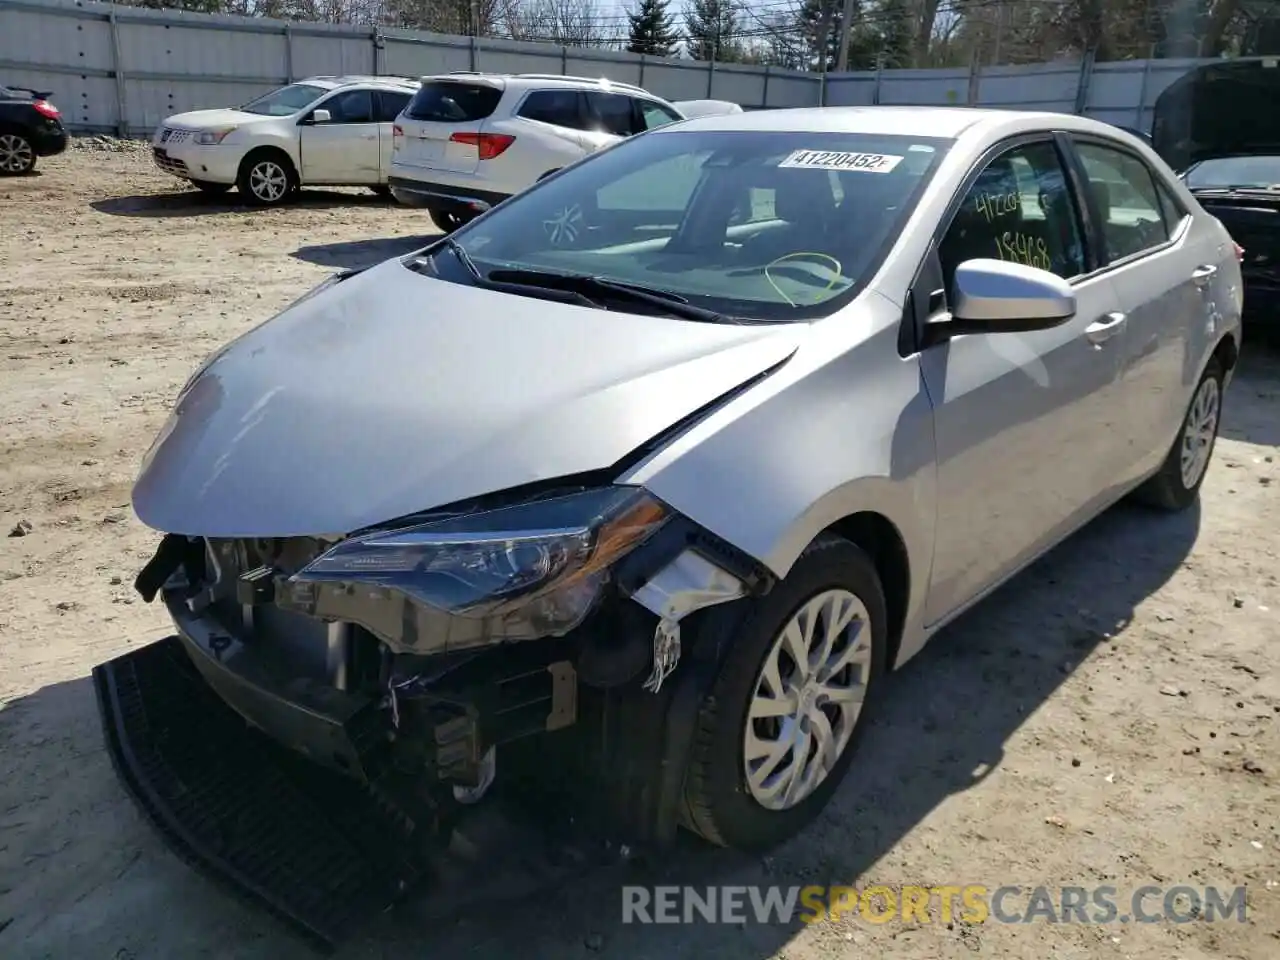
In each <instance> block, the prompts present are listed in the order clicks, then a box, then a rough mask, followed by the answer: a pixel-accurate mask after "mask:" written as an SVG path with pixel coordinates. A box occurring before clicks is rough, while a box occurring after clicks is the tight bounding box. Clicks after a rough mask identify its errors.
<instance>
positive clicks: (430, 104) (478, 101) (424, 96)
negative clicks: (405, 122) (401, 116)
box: [405, 81, 502, 123]
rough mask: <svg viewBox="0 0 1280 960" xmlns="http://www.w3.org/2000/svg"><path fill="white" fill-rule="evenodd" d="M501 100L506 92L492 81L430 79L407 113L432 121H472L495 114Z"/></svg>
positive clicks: (407, 115) (415, 118)
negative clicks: (484, 82)
mask: <svg viewBox="0 0 1280 960" xmlns="http://www.w3.org/2000/svg"><path fill="white" fill-rule="evenodd" d="M501 99H502V91H501V90H500V89H499V88H497V87H492V86H489V85H488V84H482V83H458V82H456V81H435V82H429V83H424V84H423V85H422V87H421V89H419V90H418V92H417V93H416V94H414V97H413V99H412V100H411V101H409V108H408V110H406V111H405V116H406V117H408V118H409V119H410V120H423V121H427V122H430V123H471V122H474V121H476V120H483V119H485V117H488V116H489V115H490V114H492V113H493V111H494V110H495V109H497V106H498V101H499V100H501Z"/></svg>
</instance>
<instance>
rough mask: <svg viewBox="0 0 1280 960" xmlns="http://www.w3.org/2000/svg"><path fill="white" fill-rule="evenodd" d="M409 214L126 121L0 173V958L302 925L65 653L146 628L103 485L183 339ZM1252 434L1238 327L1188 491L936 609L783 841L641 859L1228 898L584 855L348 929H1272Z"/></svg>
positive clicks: (133, 526) (920, 933) (1279, 802)
mask: <svg viewBox="0 0 1280 960" xmlns="http://www.w3.org/2000/svg"><path fill="white" fill-rule="evenodd" d="M428 228H429V225H428V224H427V222H426V221H425V217H423V216H422V215H421V214H419V213H415V212H413V211H407V210H403V209H397V208H396V207H394V206H392V205H389V204H387V203H384V202H382V201H379V200H377V199H375V198H374V197H372V196H370V195H368V194H359V193H355V192H352V193H349V194H345V195H344V194H334V193H326V194H322V193H316V194H309V195H307V196H306V197H305V199H304V200H303V201H302V202H300V203H299V204H298V205H296V206H293V207H291V208H288V209H284V210H280V211H275V212H246V211H242V210H240V209H237V208H236V207H235V206H234V205H228V204H222V203H213V202H209V201H208V200H206V199H205V198H203V197H201V196H199V195H197V194H195V193H193V192H183V191H180V190H178V189H177V188H176V185H175V182H174V181H172V180H169V179H167V178H166V177H164V176H162V175H160V174H158V173H156V172H154V171H153V170H152V169H151V167H150V165H149V162H148V159H147V157H146V154H145V153H144V152H140V151H138V150H136V149H121V150H118V151H112V150H84V149H77V150H75V151H73V152H71V153H69V154H67V155H66V156H64V157H61V158H57V159H55V160H52V161H49V162H46V163H44V164H43V166H42V175H40V176H36V177H31V178H25V179H23V180H20V181H0V264H3V267H2V268H0V400H2V401H3V406H2V407H0V534H3V533H8V532H9V531H10V530H11V529H14V528H19V527H20V529H21V531H22V532H24V533H25V535H24V536H14V537H10V538H2V537H0V651H2V653H0V955H4V956H6V957H15V958H16V957H103V958H108V957H114V958H117V960H128V958H143V957H155V958H169V957H175V956H183V957H197V956H218V957H262V958H267V957H273V958H278V957H291V956H299V957H301V956H305V955H306V954H305V952H304V950H303V949H302V948H301V947H299V946H298V944H297V943H296V942H295V941H294V940H293V939H291V938H290V937H289V936H288V935H285V934H283V933H282V932H281V929H280V928H279V927H278V926H277V925H276V924H275V923H274V922H273V921H271V920H270V919H268V918H266V917H265V916H263V915H261V914H259V913H257V912H254V911H251V910H248V909H245V908H242V907H240V906H238V905H237V904H236V903H234V902H232V901H231V900H229V899H228V898H227V897H226V896H224V895H223V894H222V892H221V891H220V890H218V889H216V888H214V887H212V886H211V885H209V884H208V883H207V882H206V881H204V880H203V879H201V878H199V877H197V876H195V875H194V874H192V873H191V872H190V871H189V870H188V869H187V868H186V867H185V866H183V865H182V864H180V863H179V862H178V861H177V860H176V859H175V858H174V857H172V856H171V855H170V854H169V853H168V852H167V851H166V849H165V848H164V847H163V846H162V845H161V844H160V842H159V840H158V839H157V837H156V835H155V834H154V833H153V831H152V830H151V829H150V828H149V827H148V826H147V825H146V824H145V823H144V822H143V821H142V820H141V819H140V817H139V816H138V815H137V814H136V813H135V810H134V808H133V806H132V805H131V803H130V802H129V800H128V799H127V798H126V796H125V794H124V793H123V791H122V789H121V787H120V786H119V784H118V783H117V781H116V779H115V777H114V776H113V774H112V771H111V768H110V766H109V763H108V760H107V756H106V754H105V752H104V751H103V748H102V742H101V736H100V732H99V728H98V721H97V714H96V709H95V706H94V702H93V693H92V689H91V687H90V684H89V680H88V675H89V671H90V668H91V667H92V666H93V665H94V664H96V663H98V662H100V661H101V660H104V659H106V658H109V657H111V656H113V655H115V654H117V653H119V652H121V651H124V650H126V649H128V648H129V647H130V646H134V645H139V644H144V643H146V642H148V641H149V640H150V639H152V638H154V637H156V636H157V635H158V634H159V631H161V630H163V629H164V627H165V624H164V622H163V619H162V616H161V615H160V613H159V612H158V611H156V610H155V609H152V608H149V607H147V606H145V605H143V604H142V603H141V602H135V601H134V598H133V596H132V595H131V590H130V587H129V584H130V581H131V579H132V577H133V576H134V574H135V573H136V571H137V569H138V567H139V566H140V565H141V564H142V563H143V562H144V561H145V560H146V558H147V557H148V556H149V555H150V552H151V550H152V549H153V545H154V543H155V541H156V537H155V535H154V534H152V533H151V532H150V531H148V530H146V529H144V528H143V527H142V526H141V525H140V524H139V523H138V522H137V520H136V519H135V518H134V517H133V515H132V513H131V511H130V508H129V487H130V483H131V481H132V479H133V476H134V471H135V469H136V467H137V464H138V460H139V457H140V456H141V454H142V453H143V451H144V449H145V448H146V446H147V444H148V443H149V441H150V439H151V437H152V435H153V434H154V432H155V431H156V429H157V428H158V427H159V425H160V423H161V419H162V417H163V416H164V415H165V412H166V408H167V405H168V403H169V401H170V399H171V398H172V396H173V395H174V393H175V392H176V390H177V389H178V387H179V386H180V385H181V383H182V381H183V380H184V379H185V378H186V376H187V375H188V374H189V373H190V371H191V369H192V368H193V367H194V365H195V364H196V363H197V362H198V361H199V360H200V359H201V357H202V356H203V355H204V354H206V353H208V352H209V351H211V350H212V349H213V348H214V347H215V346H217V345H218V344H220V343H221V342H223V341H225V340H226V339H228V338H230V337H231V336H233V335H234V334H236V333H238V332H240V331H242V330H244V329H245V328H246V327H247V326H248V325H250V324H253V323H256V322H257V321H259V320H261V319H263V318H265V317H267V316H268V315H270V314H271V313H273V312H274V311H275V310H277V309H278V308H280V307H282V306H283V305H284V304H286V303H287V302H289V301H290V300H291V299H292V298H293V297H295V296H297V295H298V294H300V293H302V292H303V291H304V290H305V289H307V288H308V287H309V286H311V285H312V284H313V283H315V282H316V281H318V280H319V279H320V278H321V277H323V276H324V274H325V272H326V269H329V268H333V267H335V266H345V265H351V264H357V263H362V262H369V261H371V260H377V259H381V258H383V257H385V256H388V255H391V254H393V253H395V252H398V251H401V250H408V249H411V248H412V247H413V246H414V245H415V244H416V243H417V237H418V236H420V235H422V234H423V232H424V231H425V230H427V229H428ZM1277 444H1280V358H1277V355H1276V354H1275V353H1270V354H1268V353H1265V352H1263V351H1261V350H1255V351H1252V352H1251V353H1250V354H1249V355H1248V356H1247V359H1246V361H1245V363H1244V366H1243V368H1242V370H1241V372H1240V374H1239V376H1238V378H1237V380H1236V382H1235V383H1234V385H1233V388H1232V390H1231V391H1230V393H1229V395H1228V402H1227V408H1226V425H1225V428H1224V438H1223V440H1222V441H1221V442H1220V445H1219V447H1218V453H1217V456H1216V460H1215V463H1214V465H1213V468H1212V470H1211V472H1210V474H1209V477H1208V481H1207V483H1206V486H1205V488H1204V494H1203V497H1202V504H1201V506H1200V508H1199V509H1198V510H1194V511H1192V512H1190V513H1189V514H1187V515H1184V516H1180V517H1175V518H1167V517H1157V516H1152V515H1150V514H1147V513H1144V512H1141V511H1139V510H1136V509H1133V508H1130V507H1120V508H1117V509H1116V510H1113V511H1112V512H1111V513H1109V514H1108V515H1107V516H1105V517H1103V518H1101V519H1100V520H1099V521H1098V522H1097V523H1095V524H1094V525H1093V526H1092V527H1091V528H1089V529H1087V530H1086V531H1084V532H1083V533H1082V534H1080V535H1079V536H1077V537H1076V538H1074V539H1073V540H1072V541H1071V542H1069V543H1068V544H1066V545H1065V546H1063V547H1062V548H1060V549H1059V550H1057V551H1056V552H1055V553H1054V554H1053V555H1052V556H1050V557H1049V558H1047V559H1046V560H1044V561H1042V562H1040V563H1039V564H1037V565H1036V566H1035V567H1034V568H1033V569H1032V570H1031V571H1029V572H1028V573H1026V574H1024V575H1023V576H1021V577H1020V578H1018V580H1017V581H1016V582H1015V583H1014V584H1013V585H1011V586H1010V587H1008V588H1006V589H1005V590H1003V591H1002V592H1001V593H1000V594H999V595H998V596H996V597H995V598H993V599H992V600H990V601H988V602H986V603H985V604H983V605H982V606H981V607H980V608H979V609H978V610H976V611H975V612H974V613H972V614H970V615H969V616H968V617H966V618H965V620H964V621H963V622H962V623H960V624H958V625H956V626H955V627H953V628H951V629H949V630H948V631H946V634H945V635H944V636H942V637H940V638H939V639H938V640H936V641H935V643H934V644H933V645H932V646H931V647H930V649H929V650H927V651H926V652H925V653H923V654H922V655H921V656H920V657H919V658H917V660H916V661H914V662H913V663H912V664H911V665H910V666H909V667H908V668H907V669H906V670H904V671H903V672H902V673H901V674H899V675H897V676H896V677H895V678H894V679H893V681H892V683H891V685H890V694H891V696H890V701H889V703H888V704H887V708H886V710H885V711H884V712H883V714H882V715H881V718H880V720H879V722H878V723H877V724H876V725H875V727H874V728H873V729H872V730H871V731H870V732H869V737H868V739H867V741H866V744H865V752H864V755H863V756H862V758H861V760H860V763H859V765H858V766H856V767H855V775H854V776H851V778H850V780H849V782H848V783H847V784H846V785H845V787H844V789H843V790H842V792H841V793H840V794H839V796H838V799H837V802H836V803H835V804H834V805H833V807H832V808H831V809H830V811H829V812H828V814H827V815H826V816H825V818H824V820H823V822H822V823H820V824H819V825H817V826H816V827H815V828H814V829H812V830H810V831H809V832H808V833H807V834H806V835H805V836H803V837H802V838H800V839H799V840H797V841H796V842H795V843H793V844H791V845H790V846H789V847H787V848H786V849H785V850H782V851H779V852H778V853H777V855H776V856H774V857H771V858H767V859H766V860H764V861H759V862H758V861H744V860H742V859H739V858H735V857H730V856H725V855H722V854H719V853H716V852H712V851H709V850H706V849H704V848H701V847H698V846H697V845H694V844H692V843H690V844H688V845H686V846H687V849H682V850H681V851H680V852H679V854H678V855H677V856H676V857H674V858H673V859H672V860H671V861H670V862H669V863H667V864H665V865H664V867H663V868H662V869H661V870H660V871H659V872H658V874H657V877H658V879H659V882H663V881H665V882H668V883H697V884H707V883H779V884H783V885H792V884H807V883H829V884H855V885H859V886H866V885H868V884H872V883H885V884H890V885H896V884H912V883H919V884H926V885H940V884H949V883H950V884H962V883H980V884H986V885H988V886H989V887H996V886H999V885H1004V884H1020V885H1023V886H1024V887H1031V886H1035V885H1037V884H1044V885H1046V886H1048V887H1050V888H1057V887H1061V886H1084V887H1090V886H1095V885H1099V884H1108V885H1111V886H1113V887H1115V888H1116V889H1117V890H1118V892H1119V893H1118V900H1119V903H1120V905H1121V907H1122V908H1123V907H1124V906H1126V905H1127V904H1128V896H1129V894H1130V893H1131V892H1132V891H1134V890H1135V889H1137V888H1139V887H1142V886H1145V885H1156V886H1160V887H1163V888H1169V887H1172V886H1175V885H1179V884H1186V885H1190V886H1192V887H1196V888H1199V889H1203V888H1204V887H1206V886H1208V885H1218V886H1223V887H1234V886H1236V885H1246V886H1247V887H1248V891H1249V903H1250V916H1249V920H1248V922H1247V923H1245V924H1239V923H1236V922H1234V921H1232V922H1225V921H1221V920H1219V921H1218V922H1215V923H1208V922H1204V921H1195V922H1189V923H1172V922H1164V923H1153V924H1133V923H1130V924H1119V923H1116V924H1111V925H1097V924H1094V925H1083V924H1080V923H1067V924H1050V923H1045V922H1037V923H1031V924H1022V925H1003V924H998V923H995V922H988V923H985V924H980V925H967V924H963V923H958V922H956V923H951V924H946V923H933V924H921V923H918V922H912V923H901V922H897V921H894V922H891V923H887V924H882V925H876V924H873V923H870V922H867V921H866V920H864V919H862V918H857V917H852V918H847V919H845V920H843V921H841V922H839V923H834V924H821V925H817V926H812V927H801V926H800V925H798V924H797V925H795V926H792V927H784V926H770V925H757V924H750V925H747V926H745V927H738V926H709V925H698V926H650V927H641V926H635V925H623V924H621V923H620V897H619V894H618V882H620V880H621V877H620V876H615V875H614V874H613V873H612V872H610V873H605V874H593V875H591V876H587V877H583V878H581V879H577V880H574V881H572V882H570V883H569V884H568V885H567V886H561V887H558V888H555V889H546V890H540V891H537V892H535V893H534V894H532V895H531V896H527V897H525V898H524V899H521V900H518V901H514V902H501V901H497V900H494V901H491V902H487V903H485V904H483V905H482V906H480V907H477V908H475V909H472V910H469V911H466V912H464V913H463V914H462V915H460V916H456V917H450V918H448V919H446V920H443V921H440V920H435V921H432V922H431V923H429V924H428V923H427V922H426V921H425V920H424V917H425V916H426V915H427V914H426V911H427V910H428V905H426V904H410V905H408V906H407V907H406V908H405V909H403V910H402V911H400V912H399V913H396V914H393V915H390V916H388V917H386V918H385V919H384V920H382V921H380V922H379V923H378V924H377V925H375V928H374V929H373V930H371V931H370V933H369V935H368V937H367V939H365V940H364V941H363V942H360V943H356V944H353V945H352V946H351V947H350V948H349V949H348V950H345V951H344V953H343V955H344V956H348V957H352V958H356V957H361V958H363V957H369V958H373V957H388V958H390V957H395V958H401V957H403V958H408V957H422V956H441V957H447V956H461V955H463V954H466V955H468V956H480V957H493V958H498V957H509V956H517V955H519V956H526V957H531V958H532V957H547V958H557V960H562V958H570V957H575V956H591V955H594V954H596V953H599V954H603V955H610V956H615V957H623V958H648V957H653V958H663V960H670V958H673V957H700V958H702V957H723V958H730V957H732V958H734V960H764V958H772V957H778V958H781V957H787V958H790V960H816V958H819V957H835V956H848V955H853V954H854V953H855V952H866V953H868V954H869V955H873V956H879V955H883V954H886V953H888V954H891V955H892V956H894V957H895V958H905V960H911V958H918V960H939V958H946V957H966V956H971V955H974V954H979V955H989V956H1001V957H1008V958H1011V960H1012V958H1036V960H1040V958H1043V957H1061V958H1072V957H1085V956H1088V957H1094V956H1099V957H1117V958H1120V957H1123V958H1142V960H1192V958H1210V957H1212V958H1227V957H1237V958H1250V960H1263V958H1267V957H1275V956H1280V816H1277V810H1278V809H1280V789H1278V786H1280V580H1277V577H1278V576H1280V560H1278V559H1277V550H1280V532H1278V531H1280V496H1278V495H1277V489H1278V488H1280V460H1278V459H1277ZM646 877H648V879H650V880H652V879H653V877H652V876H651V875H646ZM501 887H502V882H501V878H495V881H494V888H495V890H500V889H501ZM1008 906H1009V908H1010V909H1014V910H1018V909H1021V908H1022V907H1024V906H1025V898H1024V899H1023V900H1019V899H1017V898H1013V899H1011V900H1010V901H1009V903H1008ZM1147 906H1148V909H1149V910H1158V909H1159V908H1160V898H1159V897H1158V896H1157V897H1155V898H1154V899H1152V900H1148V901H1147ZM1121 912H1124V910H1123V909H1122V910H1121ZM857 948H863V949H862V950H857Z"/></svg>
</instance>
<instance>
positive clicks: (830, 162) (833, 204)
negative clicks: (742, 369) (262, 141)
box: [432, 128, 951, 321]
mask: <svg viewBox="0 0 1280 960" xmlns="http://www.w3.org/2000/svg"><path fill="white" fill-rule="evenodd" d="M950 143H951V141H949V140H942V139H936V138H928V137H905V136H886V135H874V134H861V133H829V132H827V133H803V132H778V131H747V132H740V131H712V132H697V131H680V130H677V129H675V128H672V129H670V130H669V131H666V132H662V133H649V134H643V135H641V136H638V137H635V138H634V139H630V140H626V141H622V142H620V143H619V144H617V145H616V146H614V147H611V148H609V149H606V150H605V151H603V152H601V153H599V154H597V155H595V156H593V157H590V158H589V159H587V160H585V161H583V162H582V163H580V164H578V165H576V166H574V167H572V168H569V169H567V170H565V171H564V172H563V173H561V174H560V175H558V176H556V177H553V178H551V179H548V180H545V181H543V182H542V183H540V184H538V185H536V186H534V187H533V188H531V189H530V190H528V191H527V192H525V193H522V194H518V195H517V196H515V197H513V198H512V199H510V200H508V201H506V202H505V203H503V204H502V206H500V207H498V208H496V209H495V210H494V211H493V212H492V213H491V214H490V215H488V216H486V217H484V218H482V219H480V220H478V221H476V222H475V223H474V224H472V225H470V226H467V227H464V228H463V229H461V230H459V231H457V232H456V233H455V234H454V235H453V236H454V239H455V240H456V241H457V242H458V243H459V244H460V245H461V246H462V248H463V250H464V252H465V253H466V254H469V255H470V257H469V259H470V260H472V261H473V264H474V266H475V267H476V268H477V270H478V271H479V273H480V274H481V276H482V277H484V278H487V277H488V274H489V273H490V272H491V271H493V270H495V269H497V270H498V271H499V273H498V275H497V276H498V277H501V276H503V275H510V273H511V271H512V270H516V271H521V276H522V278H524V279H527V278H528V276H529V273H530V271H540V272H543V273H558V274H573V275H578V276H590V277H597V278H601V277H603V278H606V279H608V280H610V281H616V282H620V283H624V284H631V285H636V286H640V287H643V288H645V289H647V290H650V291H658V292H662V293H666V294H669V295H673V296H674V297H676V298H679V299H680V300H681V302H684V303H687V304H691V305H692V306H694V307H697V308H702V309H703V310H705V311H712V312H714V313H715V314H721V315H724V316H726V317H739V318H751V319H758V320H768V321H786V320H803V319H811V318H814V317H820V316H826V315H828V314H830V313H832V312H833V311H834V310H836V309H837V308H838V307H839V306H840V305H841V304H842V303H844V302H847V301H848V300H849V299H851V298H852V297H853V296H854V295H855V292H856V290H857V289H858V288H859V287H860V286H861V285H862V283H863V282H864V281H865V275H866V274H867V272H868V271H869V270H870V269H872V268H874V267H875V266H876V265H877V263H878V261H879V259H880V258H881V256H882V254H883V251H884V249H885V248H886V246H887V243H888V241H890V240H891V239H893V238H895V237H896V236H897V234H898V232H900V230H901V228H902V225H903V224H904V222H905V220H906V218H907V216H908V215H909V214H910V212H911V210H912V209H913V208H914V206H915V203H916V200H917V198H918V196H919V194H920V192H921V190H922V189H923V187H924V185H925V184H926V183H927V181H928V180H929V178H930V177H931V176H932V174H933V171H934V169H935V168H936V166H937V163H938V161H939V160H940V158H941V157H942V155H943V154H944V153H945V152H946V150H947V148H948V147H949V145H950ZM457 259H458V258H456V257H450V256H449V254H447V253H444V254H441V255H440V256H433V257H432V260H433V261H435V262H436V264H437V266H436V268H435V274H436V275H437V276H439V277H440V278H441V279H445V280H450V281H453V282H457V283H475V282H477V278H476V276H475V275H474V274H473V273H472V272H471V271H470V270H464V269H462V268H461V267H460V266H458V265H457Z"/></svg>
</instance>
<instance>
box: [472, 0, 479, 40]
mask: <svg viewBox="0 0 1280 960" xmlns="http://www.w3.org/2000/svg"><path fill="white" fill-rule="evenodd" d="M471 35H472V36H473V37H478V36H480V0H471Z"/></svg>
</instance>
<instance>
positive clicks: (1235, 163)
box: [1181, 146, 1280, 331]
mask: <svg viewBox="0 0 1280 960" xmlns="http://www.w3.org/2000/svg"><path fill="white" fill-rule="evenodd" d="M1271 149H1272V150H1273V151H1277V152H1260V153H1249V154H1228V155H1225V156H1213V155H1207V156H1205V157H1204V158H1203V159H1201V160H1198V161H1197V162H1195V163H1193V164H1192V165H1191V166H1190V167H1188V168H1187V169H1186V170H1184V171H1183V172H1182V174H1181V176H1182V181H1183V183H1185V184H1186V185H1187V188H1188V189H1189V190H1190V191H1191V193H1192V194H1193V195H1194V196H1195V198H1196V199H1197V200H1198V201H1199V202H1200V205H1201V206H1202V207H1204V209H1205V210H1207V211H1208V212H1209V213H1211V214H1213V215H1214V216H1215V217H1217V218H1218V219H1219V220H1221V221H1222V223H1223V224H1224V225H1225V226H1226V228H1227V230H1229V231H1230V232H1231V236H1232V237H1234V238H1235V241H1236V243H1237V244H1238V245H1239V246H1240V257H1241V260H1242V270H1243V274H1244V289H1245V306H1246V309H1247V313H1248V317H1249V321H1250V323H1251V324H1252V323H1254V322H1259V323H1264V324H1266V325H1267V327H1268V328H1269V329H1270V330H1271V331H1280V322H1277V313H1278V312H1280V224H1277V223H1276V221H1277V219H1280V151H1278V150H1277V148H1276V147H1274V146H1273V147H1272V148H1271Z"/></svg>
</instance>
